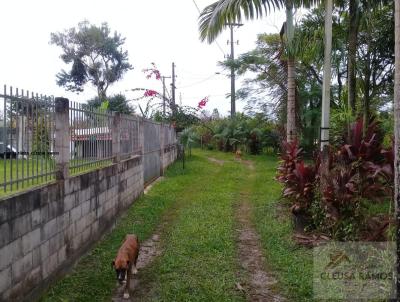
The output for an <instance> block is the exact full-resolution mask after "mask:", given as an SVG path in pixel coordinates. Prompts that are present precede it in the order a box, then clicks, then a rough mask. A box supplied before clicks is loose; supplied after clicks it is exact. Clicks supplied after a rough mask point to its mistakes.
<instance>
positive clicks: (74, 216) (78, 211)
mask: <svg viewBox="0 0 400 302" xmlns="http://www.w3.org/2000/svg"><path fill="white" fill-rule="evenodd" d="M81 216H82V206H81V205H79V206H77V207H75V208H73V209H72V210H71V222H73V221H77V220H79V219H80V218H81Z"/></svg>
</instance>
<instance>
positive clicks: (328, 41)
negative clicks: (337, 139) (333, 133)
mask: <svg viewBox="0 0 400 302" xmlns="http://www.w3.org/2000/svg"><path fill="white" fill-rule="evenodd" d="M332 10H333V4H332V0H326V2H325V36H324V78H323V84H322V112H321V151H322V160H321V166H320V171H321V179H320V180H321V190H322V191H323V192H324V191H325V188H326V187H327V181H328V177H329V125H330V106H331V67H332V63H331V57H332Z"/></svg>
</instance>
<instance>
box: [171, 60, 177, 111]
mask: <svg viewBox="0 0 400 302" xmlns="http://www.w3.org/2000/svg"><path fill="white" fill-rule="evenodd" d="M175 89H176V87H175V63H173V62H172V84H171V90H172V102H171V107H172V111H175Z"/></svg>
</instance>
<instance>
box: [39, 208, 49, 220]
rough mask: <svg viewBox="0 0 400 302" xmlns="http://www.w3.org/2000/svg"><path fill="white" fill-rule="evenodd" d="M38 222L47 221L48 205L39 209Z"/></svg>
mask: <svg viewBox="0 0 400 302" xmlns="http://www.w3.org/2000/svg"><path fill="white" fill-rule="evenodd" d="M40 221H41V223H46V222H48V221H49V205H48V204H45V205H43V206H42V207H41V208H40Z"/></svg>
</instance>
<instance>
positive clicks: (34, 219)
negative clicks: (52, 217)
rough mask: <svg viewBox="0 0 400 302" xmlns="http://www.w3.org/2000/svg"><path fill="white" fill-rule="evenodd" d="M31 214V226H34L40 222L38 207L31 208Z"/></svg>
mask: <svg viewBox="0 0 400 302" xmlns="http://www.w3.org/2000/svg"><path fill="white" fill-rule="evenodd" d="M31 216H32V228H34V227H36V226H37V225H39V224H40V223H41V222H42V219H41V216H40V208H39V209H36V210H33V211H32V213H31Z"/></svg>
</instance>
